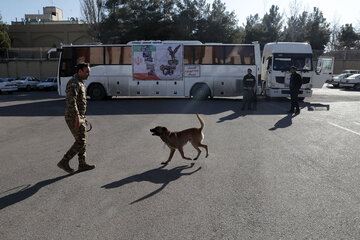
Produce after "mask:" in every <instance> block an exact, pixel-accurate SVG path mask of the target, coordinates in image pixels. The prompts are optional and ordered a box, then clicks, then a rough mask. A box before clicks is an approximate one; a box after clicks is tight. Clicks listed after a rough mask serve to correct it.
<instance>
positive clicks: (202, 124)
mask: <svg viewBox="0 0 360 240" xmlns="http://www.w3.org/2000/svg"><path fill="white" fill-rule="evenodd" d="M196 116H197V118H198V119H199V121H200V124H201V127H200V130H201V131H202V130H203V128H204V126H205V122H204V119H202V118H201V117H200V115H199V114H198V113H196Z"/></svg>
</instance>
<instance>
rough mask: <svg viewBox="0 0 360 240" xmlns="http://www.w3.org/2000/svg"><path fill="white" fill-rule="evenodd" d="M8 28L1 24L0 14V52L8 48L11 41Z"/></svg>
mask: <svg viewBox="0 0 360 240" xmlns="http://www.w3.org/2000/svg"><path fill="white" fill-rule="evenodd" d="M8 30H9V28H8V26H7V25H5V24H4V23H3V22H2V16H1V14H0V52H3V51H4V50H5V49H7V48H10V45H11V41H10V37H9V34H8Z"/></svg>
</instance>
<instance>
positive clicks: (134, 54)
mask: <svg viewBox="0 0 360 240" xmlns="http://www.w3.org/2000/svg"><path fill="white" fill-rule="evenodd" d="M59 51H60V59H59V68H58V93H59V95H61V96H65V88H66V84H67V82H68V81H69V79H70V78H71V77H72V75H73V74H74V73H75V68H74V66H76V64H77V63H79V62H88V63H90V65H91V74H90V77H89V79H88V80H87V81H86V86H87V93H88V95H89V96H90V98H91V99H103V98H106V97H112V96H185V97H191V96H193V97H194V98H198V99H205V98H208V97H214V96H219V97H230V96H241V95H242V79H243V77H244V75H246V74H247V69H248V68H250V69H252V71H253V74H254V75H255V76H258V78H259V79H258V81H260V75H259V74H260V70H261V54H260V47H259V44H258V43H257V42H254V43H253V44H221V43H206V44H202V43H201V42H199V41H133V42H129V43H128V44H111V45H64V46H62V47H61V48H60V49H59Z"/></svg>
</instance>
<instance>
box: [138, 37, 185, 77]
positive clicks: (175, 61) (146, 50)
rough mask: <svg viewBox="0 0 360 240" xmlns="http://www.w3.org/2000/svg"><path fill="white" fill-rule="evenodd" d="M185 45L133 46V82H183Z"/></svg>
mask: <svg viewBox="0 0 360 240" xmlns="http://www.w3.org/2000/svg"><path fill="white" fill-rule="evenodd" d="M182 78H183V45H181V44H158V45H156V44H154V45H134V46H133V80H182Z"/></svg>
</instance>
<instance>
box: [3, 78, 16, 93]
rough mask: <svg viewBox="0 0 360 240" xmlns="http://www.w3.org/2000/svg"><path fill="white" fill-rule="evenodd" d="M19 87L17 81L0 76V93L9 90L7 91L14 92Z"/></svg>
mask: <svg viewBox="0 0 360 240" xmlns="http://www.w3.org/2000/svg"><path fill="white" fill-rule="evenodd" d="M17 90H18V87H17V85H16V83H13V82H9V81H7V79H3V78H0V93H3V92H7V93H13V92H14V91H17Z"/></svg>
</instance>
